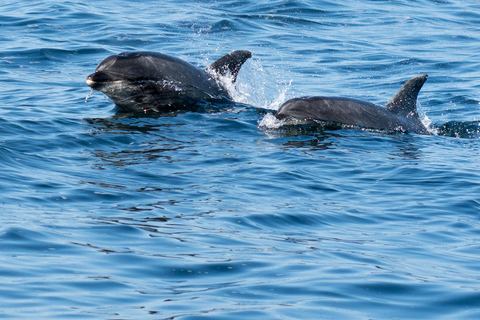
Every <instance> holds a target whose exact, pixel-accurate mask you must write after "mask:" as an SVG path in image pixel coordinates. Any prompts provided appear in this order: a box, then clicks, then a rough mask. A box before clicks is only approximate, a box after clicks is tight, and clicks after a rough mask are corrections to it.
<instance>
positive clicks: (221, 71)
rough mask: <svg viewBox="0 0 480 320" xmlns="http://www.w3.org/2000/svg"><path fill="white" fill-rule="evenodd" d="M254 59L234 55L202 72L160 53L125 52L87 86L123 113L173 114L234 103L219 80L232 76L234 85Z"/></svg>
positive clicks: (100, 68) (104, 64)
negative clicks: (212, 104)
mask: <svg viewBox="0 0 480 320" xmlns="http://www.w3.org/2000/svg"><path fill="white" fill-rule="evenodd" d="M251 56H252V54H251V53H250V52H249V51H244V50H240V51H234V52H232V53H229V54H227V55H225V56H223V57H222V58H220V59H218V60H217V61H215V62H214V63H212V64H211V65H210V66H209V67H207V68H205V69H204V70H202V69H199V68H197V67H195V66H193V65H192V64H190V63H188V62H185V61H183V60H181V59H178V58H174V57H171V56H168V55H165V54H161V53H154V52H124V53H120V54H118V55H113V56H110V57H108V58H106V59H105V60H103V61H102V62H100V64H99V65H98V66H97V68H96V70H95V73H93V74H91V75H89V76H88V77H87V81H86V82H87V85H88V86H89V87H91V88H92V89H94V90H96V91H100V92H102V93H104V94H105V95H107V96H108V97H109V98H110V99H112V100H113V102H114V103H115V104H116V105H117V106H118V107H119V109H120V110H121V111H127V112H145V111H149V110H152V111H157V112H163V111H171V110H176V109H179V108H182V107H187V106H192V105H195V104H196V103H198V102H199V100H226V99H229V100H231V99H232V97H231V96H230V94H229V93H228V90H227V88H225V87H224V85H222V84H221V81H219V77H220V76H228V75H229V76H230V79H231V82H232V83H234V82H235V81H236V79H237V75H238V72H239V71H240V68H241V66H242V65H243V63H244V62H245V61H247V59H248V58H250V57H251ZM227 101H228V100H227Z"/></svg>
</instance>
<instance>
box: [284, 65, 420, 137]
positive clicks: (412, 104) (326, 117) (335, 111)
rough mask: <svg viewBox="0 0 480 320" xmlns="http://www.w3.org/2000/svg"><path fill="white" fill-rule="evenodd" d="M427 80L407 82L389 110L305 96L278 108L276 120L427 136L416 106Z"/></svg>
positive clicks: (331, 98) (414, 78) (416, 79)
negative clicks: (295, 120) (310, 121)
mask: <svg viewBox="0 0 480 320" xmlns="http://www.w3.org/2000/svg"><path fill="white" fill-rule="evenodd" d="M425 81H427V75H426V74H423V75H419V76H416V77H413V78H412V79H410V80H408V81H407V82H406V83H405V84H404V85H403V87H402V88H401V89H400V91H398V93H397V94H396V95H395V96H394V97H393V98H392V99H391V100H390V101H389V102H388V103H387V105H386V108H383V107H380V106H377V105H375V104H373V103H369V102H364V101H360V100H356V99H350V98H338V97H304V98H294V99H291V100H288V101H286V102H285V103H284V104H283V105H281V106H280V108H279V109H278V111H277V113H276V117H277V118H278V119H285V118H294V119H299V120H321V121H329V122H334V123H341V124H347V125H354V126H360V127H365V128H374V129H387V130H389V129H393V130H402V131H407V132H415V133H422V134H428V130H427V128H426V127H425V126H424V125H423V123H422V121H421V120H420V118H419V117H418V112H417V107H416V106H417V96H418V93H419V92H420V89H421V88H422V86H423V84H424V83H425Z"/></svg>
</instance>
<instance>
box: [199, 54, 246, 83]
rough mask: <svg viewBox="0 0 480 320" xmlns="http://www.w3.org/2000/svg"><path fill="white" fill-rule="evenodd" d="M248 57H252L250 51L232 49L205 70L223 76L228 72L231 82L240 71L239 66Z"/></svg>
mask: <svg viewBox="0 0 480 320" xmlns="http://www.w3.org/2000/svg"><path fill="white" fill-rule="evenodd" d="M250 57H252V53H251V52H250V51H246V50H238V51H233V52H231V53H229V54H227V55H224V56H223V57H221V58H220V59H218V60H217V61H215V62H214V63H212V64H211V65H210V66H209V67H208V68H207V70H211V71H213V72H214V73H215V74H217V75H221V76H225V75H227V74H228V73H230V74H231V75H232V77H233V79H232V82H235V81H236V80H237V75H238V72H239V71H240V68H241V67H242V65H243V64H244V63H245V61H247V60H248V58H250Z"/></svg>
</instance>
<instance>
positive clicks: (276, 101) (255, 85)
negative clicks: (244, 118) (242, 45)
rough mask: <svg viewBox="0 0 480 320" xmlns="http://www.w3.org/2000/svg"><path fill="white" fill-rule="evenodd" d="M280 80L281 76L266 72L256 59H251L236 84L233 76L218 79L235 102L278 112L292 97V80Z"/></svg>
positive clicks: (243, 67)
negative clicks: (288, 98)
mask: <svg viewBox="0 0 480 320" xmlns="http://www.w3.org/2000/svg"><path fill="white" fill-rule="evenodd" d="M280 79H282V77H281V75H280V74H277V73H274V72H272V71H270V70H266V69H265V68H264V67H263V66H262V65H261V63H260V61H259V60H256V59H250V60H248V61H247V62H246V63H245V64H244V65H243V66H242V69H241V71H240V73H239V74H238V77H237V81H236V82H235V83H233V82H232V80H233V76H232V75H231V74H227V75H225V76H219V77H217V81H218V82H219V83H220V84H221V86H222V87H224V88H226V89H227V90H228V93H229V95H230V96H231V97H232V98H233V100H234V101H235V102H239V103H244V104H248V105H252V106H255V107H258V108H263V109H269V110H277V109H278V107H279V106H280V105H281V104H282V103H283V102H285V101H286V100H287V97H289V95H290V94H289V92H290V91H291V84H292V80H290V81H289V82H285V81H283V80H280ZM292 97H293V95H292Z"/></svg>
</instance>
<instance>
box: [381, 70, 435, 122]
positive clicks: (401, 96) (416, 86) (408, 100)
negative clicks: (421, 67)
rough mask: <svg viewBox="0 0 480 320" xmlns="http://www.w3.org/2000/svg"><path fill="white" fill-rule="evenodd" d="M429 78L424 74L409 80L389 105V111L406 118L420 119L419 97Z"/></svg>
mask: <svg viewBox="0 0 480 320" xmlns="http://www.w3.org/2000/svg"><path fill="white" fill-rule="evenodd" d="M427 77H428V76H427V75H426V74H422V75H419V76H416V77H413V78H412V79H410V80H408V81H407V82H406V83H405V84H404V85H403V86H402V88H401V89H400V90H399V91H398V92H397V94H396V95H395V96H394V97H393V98H392V99H390V101H389V102H388V103H387V109H388V110H389V111H391V112H393V113H396V114H398V115H400V116H402V117H405V118H412V117H417V118H418V113H417V96H418V93H419V92H420V89H422V86H423V84H424V83H425V81H427Z"/></svg>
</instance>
